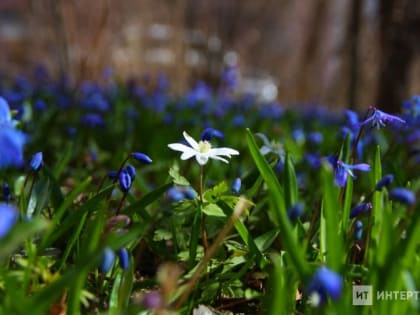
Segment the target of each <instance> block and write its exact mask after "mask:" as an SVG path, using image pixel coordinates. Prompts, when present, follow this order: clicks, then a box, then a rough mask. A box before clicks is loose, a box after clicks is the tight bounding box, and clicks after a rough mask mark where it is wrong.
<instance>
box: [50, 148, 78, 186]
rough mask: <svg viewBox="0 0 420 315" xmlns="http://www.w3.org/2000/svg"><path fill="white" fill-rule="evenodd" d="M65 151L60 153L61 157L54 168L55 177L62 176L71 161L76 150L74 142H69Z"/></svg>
mask: <svg viewBox="0 0 420 315" xmlns="http://www.w3.org/2000/svg"><path fill="white" fill-rule="evenodd" d="M63 151H64V153H63V154H60V159H59V161H58V163H57V164H56V165H55V167H54V170H53V172H52V173H53V174H54V177H55V178H60V176H61V174H62V173H63V171H64V169H65V167H66V166H67V164H68V163H69V161H70V159H71V156H72V154H73V152H74V142H69V143H68V144H67V146H66V148H65V149H64V150H63Z"/></svg>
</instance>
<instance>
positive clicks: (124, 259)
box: [118, 247, 130, 270]
mask: <svg viewBox="0 0 420 315" xmlns="http://www.w3.org/2000/svg"><path fill="white" fill-rule="evenodd" d="M118 258H119V262H120V267H121V269H122V270H127V269H128V267H129V266H130V253H129V252H128V250H127V248H125V247H123V248H120V249H119V250H118Z"/></svg>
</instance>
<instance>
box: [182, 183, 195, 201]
mask: <svg viewBox="0 0 420 315" xmlns="http://www.w3.org/2000/svg"><path fill="white" fill-rule="evenodd" d="M184 196H185V198H187V199H190V200H193V199H195V197H197V192H196V191H195V190H194V189H193V188H192V187H191V186H188V187H184Z"/></svg>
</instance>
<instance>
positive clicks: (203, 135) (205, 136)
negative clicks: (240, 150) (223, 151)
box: [201, 128, 224, 141]
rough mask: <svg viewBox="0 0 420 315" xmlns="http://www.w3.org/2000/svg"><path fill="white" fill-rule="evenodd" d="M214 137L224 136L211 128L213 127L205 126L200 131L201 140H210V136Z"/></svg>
mask: <svg viewBox="0 0 420 315" xmlns="http://www.w3.org/2000/svg"><path fill="white" fill-rule="evenodd" d="M213 137H216V138H220V139H222V138H223V137H224V135H223V132H221V131H219V130H216V129H213V128H206V129H204V130H203V132H202V133H201V140H202V141H210V140H211V138H213Z"/></svg>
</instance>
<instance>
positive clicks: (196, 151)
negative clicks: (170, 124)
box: [168, 131, 239, 165]
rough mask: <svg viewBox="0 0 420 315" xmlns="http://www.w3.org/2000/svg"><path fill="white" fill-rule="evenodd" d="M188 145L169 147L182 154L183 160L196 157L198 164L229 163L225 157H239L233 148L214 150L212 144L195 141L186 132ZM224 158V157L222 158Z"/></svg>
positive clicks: (181, 144)
mask: <svg viewBox="0 0 420 315" xmlns="http://www.w3.org/2000/svg"><path fill="white" fill-rule="evenodd" d="M182 134H183V136H184V138H185V140H186V141H187V143H188V144H189V146H188V145H185V144H183V143H171V144H168V147H169V148H171V149H172V150H175V151H180V152H182V154H181V160H188V159H190V158H192V157H195V159H196V160H197V162H198V164H200V165H205V164H207V162H208V160H209V159H215V160H220V161H222V162H225V163H229V162H228V160H226V159H225V158H223V157H227V158H230V157H231V156H232V155H239V152H238V151H236V150H234V149H231V148H212V147H211V144H210V142H208V141H205V140H200V141H199V142H197V141H195V140H194V139H193V138H192V137H191V136H190V135H189V134H188V133H186V132H185V131H184V132H183V133H182ZM222 156H223V157H222Z"/></svg>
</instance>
